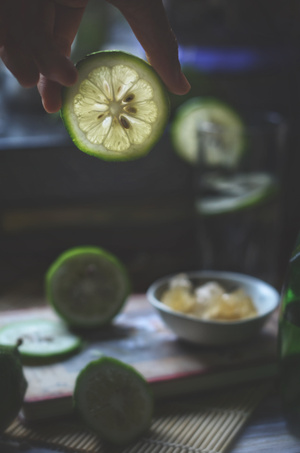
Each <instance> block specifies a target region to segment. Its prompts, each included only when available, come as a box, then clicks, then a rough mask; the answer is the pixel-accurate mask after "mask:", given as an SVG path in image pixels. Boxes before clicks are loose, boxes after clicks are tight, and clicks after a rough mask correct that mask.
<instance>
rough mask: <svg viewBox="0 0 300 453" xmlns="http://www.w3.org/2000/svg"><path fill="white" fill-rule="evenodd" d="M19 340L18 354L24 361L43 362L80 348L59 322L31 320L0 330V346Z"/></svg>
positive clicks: (78, 341)
mask: <svg viewBox="0 0 300 453" xmlns="http://www.w3.org/2000/svg"><path fill="white" fill-rule="evenodd" d="M20 340H21V342H22V343H21V345H20V346H19V348H18V349H19V353H20V355H21V357H22V358H23V359H25V360H28V359H35V361H38V362H43V361H47V360H49V359H58V358H60V357H63V356H66V355H68V354H70V353H72V352H74V351H75V350H77V349H79V347H80V346H81V340H80V338H79V337H77V336H76V335H73V334H72V333H71V332H69V330H68V329H67V328H66V326H65V325H64V323H62V322H61V321H55V320H49V319H32V320H27V321H20V322H14V323H10V324H7V325H6V326H4V327H2V328H1V329H0V344H1V345H10V346H13V345H14V344H16V343H17V342H18V341H20Z"/></svg>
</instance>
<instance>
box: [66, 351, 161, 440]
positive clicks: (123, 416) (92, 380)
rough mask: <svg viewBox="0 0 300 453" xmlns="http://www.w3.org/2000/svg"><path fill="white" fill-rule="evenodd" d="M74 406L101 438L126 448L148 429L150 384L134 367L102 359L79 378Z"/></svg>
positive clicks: (151, 402)
mask: <svg viewBox="0 0 300 453" xmlns="http://www.w3.org/2000/svg"><path fill="white" fill-rule="evenodd" d="M74 406H75V409H76V410H77V411H78V413H79V414H80V416H81V418H82V419H83V421H84V422H85V424H86V425H87V426H88V427H89V428H90V429H92V430H93V431H94V432H96V433H97V434H98V435H99V436H100V437H101V439H103V440H105V441H107V442H110V443H112V444H115V445H125V444H128V443H129V442H131V441H133V440H136V439H137V438H138V437H139V436H140V435H141V434H143V433H144V432H145V431H146V430H147V429H148V428H149V426H150V423H151V418H152V413H153V397H152V393H151V391H150V388H149V385H148V383H147V382H146V380H145V379H144V377H143V376H142V375H141V374H139V373H138V372H137V371H136V370H135V369H134V368H133V367H131V366H130V365H127V364H125V363H123V362H121V361H119V360H116V359H114V358H112V357H102V358H100V359H98V360H96V361H94V362H90V363H89V364H88V365H87V366H86V367H85V368H84V369H83V370H82V371H81V372H80V374H79V375H78V377H77V380H76V384H75V390H74Z"/></svg>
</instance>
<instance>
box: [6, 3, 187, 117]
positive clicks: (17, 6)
mask: <svg viewBox="0 0 300 453" xmlns="http://www.w3.org/2000/svg"><path fill="white" fill-rule="evenodd" d="M99 1H101V0H99ZM107 1H109V3H111V4H112V5H114V6H115V7H117V8H118V9H119V10H120V11H121V13H122V14H123V15H124V17H125V19H126V20H127V21H128V23H129V25H130V26H131V28H132V30H133V32H134V34H135V35H136V37H137V39H138V40H139V42H140V43H141V45H142V46H143V48H144V50H145V52H146V55H147V58H148V60H149V62H150V63H151V64H152V66H153V67H154V68H155V69H156V71H157V72H158V73H159V75H160V76H161V78H162V80H163V81H164V82H165V84H166V86H167V88H168V89H169V90H170V91H171V92H173V93H175V94H185V93H187V92H188V90H189V88H190V85H189V83H188V82H187V80H186V79H185V77H184V75H183V74H182V72H181V69H180V63H179V61H178V46H177V42H176V38H175V36H174V34H173V32H172V30H171V28H170V25H169V23H168V20H167V16H166V13H165V10H164V7H163V4H162V0H107ZM87 2H88V0H1V1H0V46H1V47H0V56H1V58H2V60H3V62H4V64H5V65H6V67H7V68H8V69H9V70H10V71H11V73H12V74H13V75H14V76H15V77H16V79H17V80H18V81H19V83H20V84H21V85H22V86H23V87H33V86H37V87H38V90H39V92H40V95H41V98H42V102H43V105H44V108H45V110H46V111H47V112H49V113H53V112H57V111H58V110H59V109H60V107H61V87H62V86H71V85H73V84H74V83H75V82H76V80H77V70H76V68H75V67H74V65H73V63H72V62H71V60H70V59H69V57H70V52H71V45H72V42H73V40H74V38H75V36H76V33H77V31H78V28H79V25H80V22H81V18H82V15H83V14H84V10H85V7H86V5H87Z"/></svg>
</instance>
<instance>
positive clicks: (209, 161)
mask: <svg viewBox="0 0 300 453" xmlns="http://www.w3.org/2000/svg"><path fill="white" fill-rule="evenodd" d="M171 138H172V142H173V146H174V149H175V151H176V152H177V153H178V155H179V156H180V157H181V158H182V159H184V160H185V161H187V162H188V163H190V164H192V165H196V164H197V163H199V164H200V163H201V164H202V165H204V166H207V167H223V168H227V169H233V168H234V167H236V165H237V164H238V162H239V160H240V158H241V156H242V155H243V150H244V147H245V128H244V124H243V121H242V120H241V118H240V116H239V115H238V114H237V113H236V112H235V111H234V110H233V109H232V108H231V107H229V106H227V105H226V104H224V103H222V102H220V101H218V100H216V99H213V98H200V97H198V98H193V99H191V100H189V101H187V102H185V103H184V104H182V105H181V107H179V109H178V110H177V112H176V116H175V118H174V121H173V123H172V126H171Z"/></svg>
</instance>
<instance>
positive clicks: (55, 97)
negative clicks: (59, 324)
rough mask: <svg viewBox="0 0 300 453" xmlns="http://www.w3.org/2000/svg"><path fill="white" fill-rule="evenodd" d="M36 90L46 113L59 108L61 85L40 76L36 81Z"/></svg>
mask: <svg viewBox="0 0 300 453" xmlns="http://www.w3.org/2000/svg"><path fill="white" fill-rule="evenodd" d="M37 87H38V91H39V93H40V95H41V98H42V103H43V107H44V109H45V110H46V112H48V113H55V112H58V111H59V110H60V109H61V103H62V100H61V85H60V84H59V83H57V82H53V81H52V80H49V79H47V78H46V77H45V76H43V75H42V76H41V77H40V80H39V82H38V85H37Z"/></svg>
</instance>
